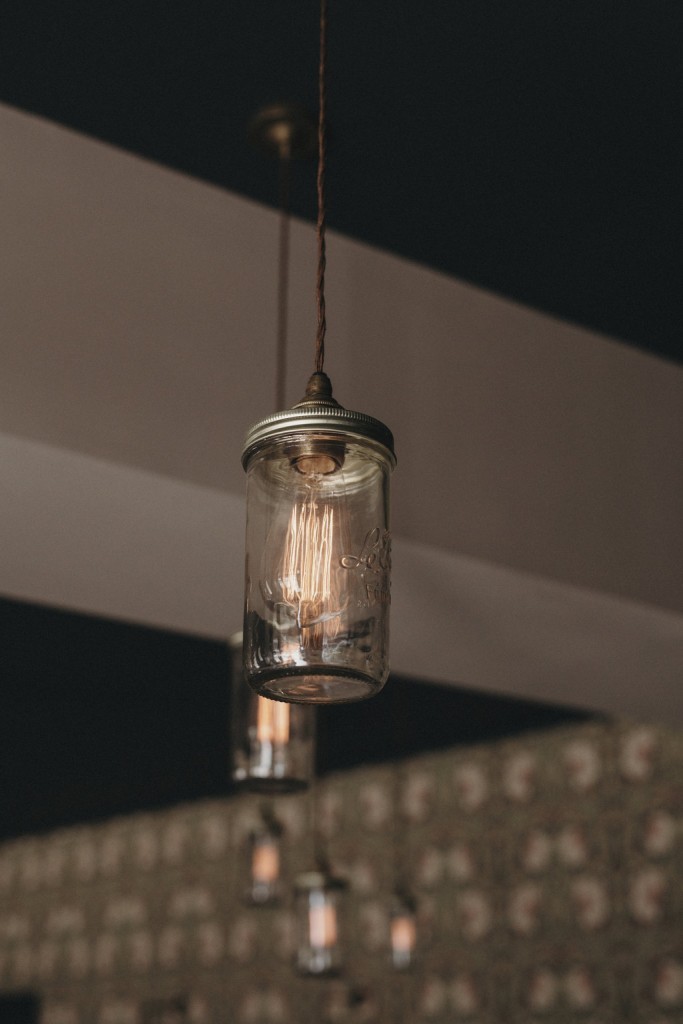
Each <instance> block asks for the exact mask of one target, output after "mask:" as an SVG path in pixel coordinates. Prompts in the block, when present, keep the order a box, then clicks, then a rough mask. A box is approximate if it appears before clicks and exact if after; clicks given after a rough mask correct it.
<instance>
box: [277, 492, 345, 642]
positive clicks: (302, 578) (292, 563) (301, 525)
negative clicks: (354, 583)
mask: <svg viewBox="0 0 683 1024" xmlns="http://www.w3.org/2000/svg"><path fill="white" fill-rule="evenodd" d="M313 481H315V474H313ZM338 530H339V524H338V523H335V516H334V509H333V508H332V507H330V505H328V504H325V503H323V504H321V503H320V502H319V500H318V498H317V495H316V493H315V485H314V483H313V486H312V487H311V489H310V491H309V493H308V494H307V496H306V498H305V499H304V500H303V501H302V502H300V503H298V504H296V505H295V506H294V508H293V509H292V514H291V518H290V520H289V528H288V531H287V537H286V542H285V551H284V560H283V566H282V577H281V585H282V596H283V599H284V601H285V603H286V604H288V605H289V606H290V608H293V609H294V610H295V612H296V622H297V627H298V629H299V637H300V643H301V646H302V647H303V648H307V649H309V650H310V649H312V650H320V649H321V648H322V646H323V642H324V640H326V639H333V638H334V637H335V636H336V635H337V632H338V630H339V617H340V615H341V613H342V611H343V607H342V600H341V595H340V592H339V585H338V583H337V582H336V573H335V572H334V571H333V562H334V557H335V544H337V543H338V542H339V538H338V536H336V534H337V532H338Z"/></svg>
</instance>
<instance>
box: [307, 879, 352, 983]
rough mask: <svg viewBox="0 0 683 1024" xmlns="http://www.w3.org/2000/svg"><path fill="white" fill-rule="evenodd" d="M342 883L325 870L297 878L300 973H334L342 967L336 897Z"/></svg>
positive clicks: (337, 899) (337, 901)
mask: <svg viewBox="0 0 683 1024" xmlns="http://www.w3.org/2000/svg"><path fill="white" fill-rule="evenodd" d="M344 888H345V885H344V883H343V882H342V881H340V880H339V879H336V878H333V877H332V876H331V875H330V874H328V873H327V872H326V871H309V872H307V873H306V874H301V875H299V876H298V877H297V879H296V884H295V893H296V917H297V931H298V935H297V953H296V967H297V970H298V971H299V972H300V973H302V974H312V975H317V976H321V975H333V974H337V973H338V972H339V970H340V968H341V964H342V955H341V945H340V941H339V898H340V896H341V893H342V892H343V890H344Z"/></svg>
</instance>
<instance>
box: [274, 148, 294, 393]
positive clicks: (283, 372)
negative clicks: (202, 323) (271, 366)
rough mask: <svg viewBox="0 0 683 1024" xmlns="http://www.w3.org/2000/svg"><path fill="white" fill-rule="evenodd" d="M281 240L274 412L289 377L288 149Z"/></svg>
mask: <svg viewBox="0 0 683 1024" xmlns="http://www.w3.org/2000/svg"><path fill="white" fill-rule="evenodd" d="M279 170H280V238H279V252H278V286H277V345H276V349H275V356H276V358H275V411H276V412H278V411H279V410H280V409H284V406H285V383H286V378H287V314H288V292H289V225H290V212H289V190H290V179H291V172H292V157H291V153H290V152H289V151H288V150H287V151H285V152H282V153H281V154H280V158H279Z"/></svg>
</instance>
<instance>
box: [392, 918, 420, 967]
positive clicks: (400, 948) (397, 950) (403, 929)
mask: <svg viewBox="0 0 683 1024" xmlns="http://www.w3.org/2000/svg"><path fill="white" fill-rule="evenodd" d="M415 939H416V931H415V920H414V918H413V917H409V916H405V917H403V916H400V917H394V918H392V920H391V949H392V952H393V953H394V955H395V956H398V957H399V958H401V959H403V958H405V957H406V954H407V955H408V956H410V954H411V953H412V952H413V950H414V949H415Z"/></svg>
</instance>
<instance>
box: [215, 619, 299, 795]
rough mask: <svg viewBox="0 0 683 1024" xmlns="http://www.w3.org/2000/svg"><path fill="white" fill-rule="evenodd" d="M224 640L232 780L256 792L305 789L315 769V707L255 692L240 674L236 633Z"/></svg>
mask: <svg viewBox="0 0 683 1024" xmlns="http://www.w3.org/2000/svg"><path fill="white" fill-rule="evenodd" d="M228 644H229V647H230V656H231V663H232V679H231V695H230V731H231V740H232V743H231V746H232V757H231V775H232V779H233V782H236V783H237V784H238V785H240V786H243V787H244V788H245V789H250V790H252V791H256V792H259V793H294V792H297V791H301V790H304V789H306V788H307V787H308V786H309V785H310V783H311V779H312V778H313V773H314V771H315V708H311V707H306V706H305V705H303V704H301V705H299V704H296V705H295V704H284V703H282V701H274V700H269V699H268V698H267V697H261V696H259V694H257V693H255V691H254V690H252V689H251V687H250V686H249V685H248V684H247V682H246V681H245V679H244V669H243V664H242V633H241V632H240V633H235V634H233V636H231V637H230V640H229V641H228Z"/></svg>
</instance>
